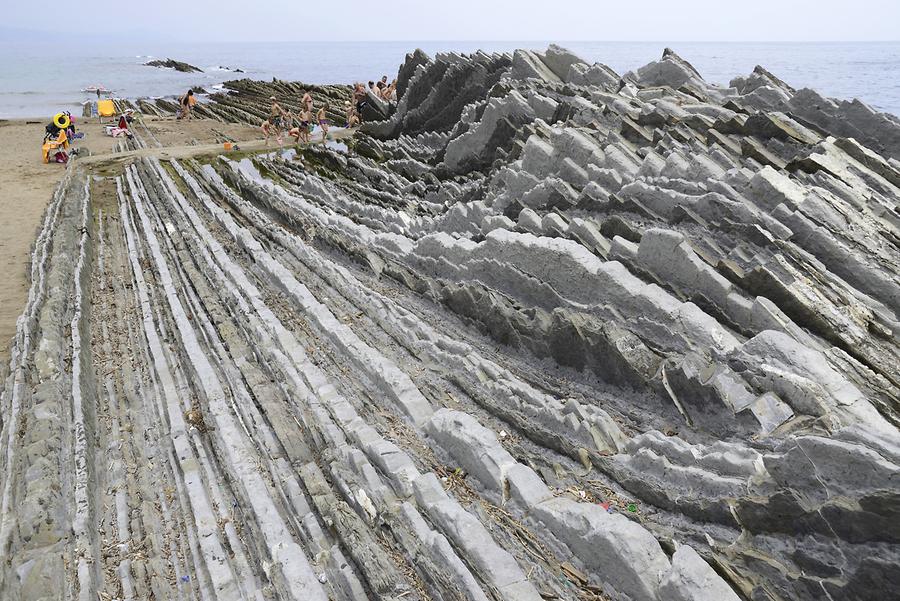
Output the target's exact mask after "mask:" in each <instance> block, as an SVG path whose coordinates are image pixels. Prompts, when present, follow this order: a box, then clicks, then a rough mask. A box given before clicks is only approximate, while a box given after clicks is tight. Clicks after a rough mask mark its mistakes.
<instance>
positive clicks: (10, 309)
mask: <svg viewBox="0 0 900 601" xmlns="http://www.w3.org/2000/svg"><path fill="white" fill-rule="evenodd" d="M109 121H110V120H109V119H107V120H106V123H109ZM48 122H49V118H43V119H42V118H31V119H12V120H0V281H2V282H3V283H4V285H3V286H0V361H2V362H5V361H7V359H8V358H9V341H10V339H11V338H12V336H13V334H14V332H15V328H16V320H17V319H18V317H19V315H20V314H21V313H22V308H23V306H24V304H25V299H26V298H27V296H28V287H29V286H30V284H31V283H30V281H29V279H28V267H29V260H30V256H31V246H32V243H33V242H34V239H35V235H36V233H37V229H38V227H39V225H40V222H41V217H42V215H43V214H44V209H45V208H46V206H47V202H48V201H49V200H50V197H51V195H52V194H53V190H54V189H55V188H56V185H57V184H58V183H59V181H60V179H62V176H63V174H64V173H65V170H66V167H65V165H60V164H55V163H52V164H49V165H45V164H44V163H43V162H42V160H41V154H40V150H41V141H42V139H43V134H44V126H45V125H46V124H47V123H48ZM144 124H145V125H146V126H147V129H148V130H149V131H150V133H152V134H153V136H154V137H155V138H156V139H157V140H158V141H159V142H160V143H161V144H162V145H163V146H165V147H181V146H195V145H209V144H213V143H215V142H217V141H218V140H219V139H221V138H222V136H223V135H224V136H227V137H229V138H232V139H234V140H237V141H245V140H254V139H258V138H260V133H259V130H258V129H257V128H254V127H250V126H247V125H235V124H227V123H220V122H218V121H212V120H205V119H197V120H193V121H175V120H174V119H160V118H145V119H144ZM76 126H77V128H78V131H81V132H84V133H85V137H84V139H83V140H81V141H78V142H77V143H76V145H75V147H76V148H80V149H84V150H86V151H89V153H90V158H91V159H92V160H96V158H97V157H103V156H107V155H111V153H112V152H113V149H114V148H115V147H116V145H117V143H118V140H117V139H114V138H111V137H109V136H107V135H105V133H104V125H102V124H100V123H99V122H98V120H97V119H90V120H87V119H78V120H77V121H76ZM260 143H261V142H260ZM75 160H83V159H75Z"/></svg>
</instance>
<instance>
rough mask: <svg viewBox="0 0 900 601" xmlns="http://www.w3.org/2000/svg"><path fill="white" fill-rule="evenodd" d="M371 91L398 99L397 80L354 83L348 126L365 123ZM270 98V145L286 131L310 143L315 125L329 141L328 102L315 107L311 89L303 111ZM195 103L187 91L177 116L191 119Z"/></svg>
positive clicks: (346, 106) (348, 105) (265, 123)
mask: <svg viewBox="0 0 900 601" xmlns="http://www.w3.org/2000/svg"><path fill="white" fill-rule="evenodd" d="M369 94H372V95H374V96H375V97H376V98H380V99H381V100H384V101H385V102H395V101H396V100H397V80H396V79H395V80H394V81H392V82H391V83H388V80H387V75H385V76H383V77H382V78H381V79H380V80H379V81H377V82H374V81H370V82H369V85H368V87H366V86H365V85H364V84H362V83H356V84H354V86H353V93H352V101H351V100H348V101H346V102H344V111H345V114H346V118H347V123H346V127H348V128H353V127H357V126H358V125H360V124H361V123H362V111H363V108H364V107H365V106H366V104H367V103H368V101H369ZM269 100H270V101H271V105H270V107H269V115H268V117H266V119H265V121H263V122H262V125H261V126H260V128H261V129H262V131H263V134H264V135H265V139H266V145H267V146H268V144H269V138H270V137H273V136H274V137H275V140H276V141H277V142H278V144H279V145H283V141H284V133H285V132H287V134H288V135H289V136H290V137H292V138H294V139H296V141H297V142H298V143H299V142H304V143H309V142H311V141H312V131H313V129H314V127H315V126H316V125H318V126H319V128H321V130H322V142H323V143H324V142H325V140H327V138H328V125H329V121H328V116H327V114H328V108H329V106H328V103H324V104H322V106H320V107H319V109H318V110H315V109H314V106H313V99H312V95H311V94H310V92H309V90H306V91H305V92H304V93H303V97H302V98H301V99H300V110H299V112H298V113H296V114H294V113H292V112H291V111H289V110H286V109H285V108H284V107H282V106H281V105H280V104H279V103H278V99H277V98H276V97H275V96H271V97H269ZM196 102H197V99H196V98H195V97H194V91H193V90H188V91H187V93H185V94H184V95H183V96H181V98H179V100H178V105H179V110H178V112H177V113H176V118H177V119H191V118H192V117H193V107H194V104H196ZM295 123H296V125H295Z"/></svg>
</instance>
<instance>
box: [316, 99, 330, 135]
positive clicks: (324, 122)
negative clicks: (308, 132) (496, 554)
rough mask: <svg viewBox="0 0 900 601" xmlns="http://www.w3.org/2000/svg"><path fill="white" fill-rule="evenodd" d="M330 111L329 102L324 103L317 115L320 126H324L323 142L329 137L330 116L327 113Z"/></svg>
mask: <svg viewBox="0 0 900 601" xmlns="http://www.w3.org/2000/svg"><path fill="white" fill-rule="evenodd" d="M327 111H328V103H325V104H323V105H322V108H320V109H319V112H318V114H317V115H316V121H318V123H319V127H321V128H322V144H324V143H325V140H327V139H328V117H327V116H326V113H327Z"/></svg>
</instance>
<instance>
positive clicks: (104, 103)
mask: <svg viewBox="0 0 900 601" xmlns="http://www.w3.org/2000/svg"><path fill="white" fill-rule="evenodd" d="M97 114H98V115H100V116H101V117H113V116H115V114H116V104H115V103H114V102H113V101H112V100H98V101H97Z"/></svg>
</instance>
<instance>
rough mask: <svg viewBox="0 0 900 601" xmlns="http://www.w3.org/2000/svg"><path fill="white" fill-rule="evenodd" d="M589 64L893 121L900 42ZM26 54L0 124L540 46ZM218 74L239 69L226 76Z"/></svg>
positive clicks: (714, 50)
mask: <svg viewBox="0 0 900 601" xmlns="http://www.w3.org/2000/svg"><path fill="white" fill-rule="evenodd" d="M563 45H564V46H566V47H568V48H570V49H571V50H573V51H574V52H576V53H577V54H579V55H580V56H582V57H583V58H584V59H585V60H587V61H588V62H594V61H599V62H603V63H605V64H607V65H609V66H610V67H612V68H613V69H615V70H616V71H617V72H619V73H624V72H626V71H628V70H631V69H636V68H637V67H640V66H642V65H645V64H646V63H648V62H650V61H652V60H656V59H658V58H659V56H660V55H661V53H662V50H663V48H665V47H666V46H670V47H672V48H674V49H675V50H676V51H677V52H678V53H679V54H681V56H683V57H684V58H686V59H687V60H689V61H690V62H691V63H692V64H693V65H694V66H695V67H696V68H697V69H698V70H699V71H700V73H701V74H702V75H703V76H704V78H705V79H706V80H707V81H709V82H712V83H718V84H727V83H728V82H729V81H730V80H731V79H732V78H733V77H735V76H738V75H746V74H747V73H749V72H750V71H752V69H753V67H754V66H755V65H757V64H759V65H763V66H764V67H766V68H767V69H769V70H770V71H772V72H773V73H774V74H776V75H778V76H779V77H781V78H782V79H784V80H785V81H787V82H788V83H790V84H791V85H793V86H794V87H797V88H800V87H811V88H814V89H816V90H818V91H819V92H821V93H823V94H825V95H827V96H832V97H836V98H848V99H849V98H860V99H861V100H863V101H865V102H867V103H868V104H870V105H872V106H873V107H875V108H877V109H879V110H882V111H888V112H892V113H894V114H895V115H900V42H883V43H796V44H795V43H685V42H672V43H667V42H652V43H650V42H639V43H638V42H635V43H629V42H568V43H565V44H563ZM77 46H78V47H75V48H67V49H66V50H65V51H64V52H61V51H60V49H59V48H54V49H51V48H35V47H33V46H30V47H25V46H23V45H21V44H13V43H9V42H3V41H2V40H0V117H42V118H43V117H46V116H48V115H52V114H53V113H55V112H57V111H59V110H63V109H68V110H72V109H73V108H75V109H77V107H78V106H79V105H80V103H81V102H82V101H84V100H86V99H88V98H90V97H91V95H90V94H85V93H82V92H80V90H82V89H83V88H85V87H87V86H90V85H94V84H101V85H103V86H106V87H107V88H110V89H112V90H115V91H116V93H117V95H119V96H123V97H129V98H133V97H138V96H171V95H173V94H177V93H182V92H183V91H184V90H185V89H187V88H188V87H191V86H202V87H204V88H206V89H210V88H212V87H213V86H215V85H217V84H220V83H222V82H223V81H226V80H228V79H234V78H239V77H250V78H254V79H271V78H272V77H278V78H279V79H286V80H301V81H307V82H313V83H352V82H354V81H368V80H370V79H376V78H378V77H380V76H381V75H388V77H389V78H392V77H393V76H394V74H396V72H397V68H398V67H399V65H400V64H401V63H402V62H403V58H404V56H405V54H406V53H407V52H409V51H411V50H413V49H414V48H416V47H419V48H422V49H423V50H425V51H426V52H428V53H429V54H431V55H433V54H434V53H435V52H440V51H447V50H457V51H461V52H472V51H475V50H478V49H482V50H486V51H509V50H513V49H515V48H536V49H541V48H546V46H547V44H546V43H541V42H365V43H347V42H332V43H325V42H309V43H303V42H298V43H292V42H280V43H222V44H191V45H185V44H153V43H141V44H133V45H129V44H127V43H126V44H115V45H112V44H107V45H105V46H101V45H93V44H90V43H88V44H78V45H77ZM167 57H171V58H174V59H176V60H182V61H186V62H189V63H191V64H193V65H196V66H198V67H200V68H201V69H203V70H204V71H205V72H204V73H195V74H182V73H177V72H174V71H171V70H166V69H155V68H152V67H146V66H143V63H144V62H146V61H148V60H150V59H151V58H167ZM220 67H232V68H241V69H243V70H244V71H245V73H244V74H235V73H232V72H229V71H226V70H222V69H220Z"/></svg>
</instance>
